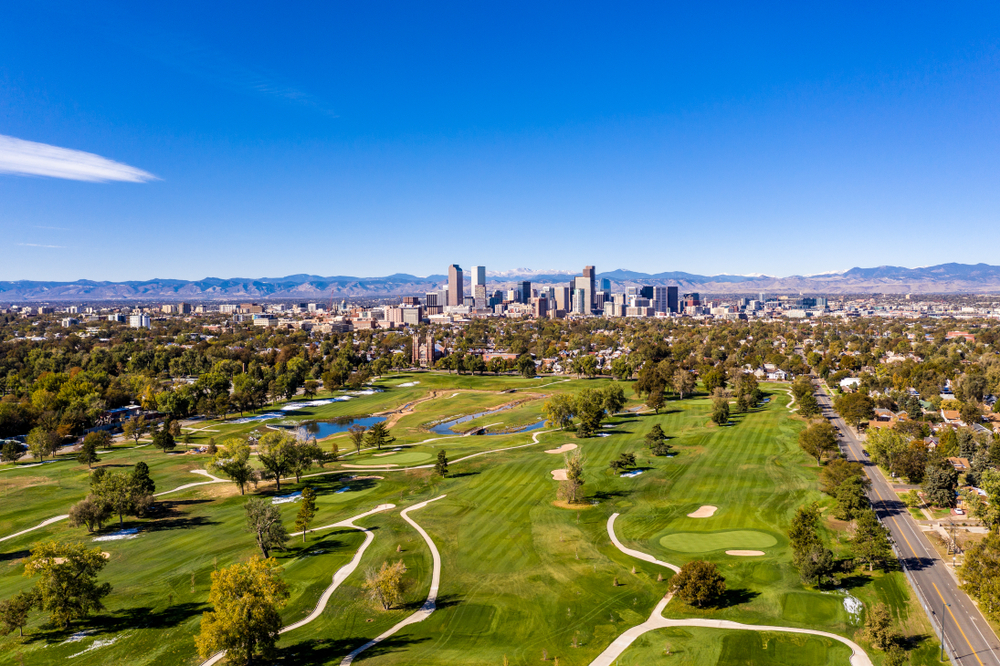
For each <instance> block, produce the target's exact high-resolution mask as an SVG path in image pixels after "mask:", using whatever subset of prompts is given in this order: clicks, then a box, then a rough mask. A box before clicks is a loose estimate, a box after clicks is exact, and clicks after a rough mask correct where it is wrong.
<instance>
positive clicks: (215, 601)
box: [194, 557, 288, 664]
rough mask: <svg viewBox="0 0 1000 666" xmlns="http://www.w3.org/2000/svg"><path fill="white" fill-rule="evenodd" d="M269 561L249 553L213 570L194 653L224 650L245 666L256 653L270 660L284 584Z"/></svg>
mask: <svg viewBox="0 0 1000 666" xmlns="http://www.w3.org/2000/svg"><path fill="white" fill-rule="evenodd" d="M280 570H281V569H280V567H279V566H278V563H277V562H276V561H275V560H273V559H261V558H259V557H253V558H251V559H250V561H248V562H239V563H236V564H233V565H231V566H228V567H225V568H223V569H220V570H219V571H213V572H212V590H211V591H210V592H209V595H208V602H209V603H210V604H212V608H213V610H211V611H207V612H205V613H203V614H202V616H201V631H200V633H199V634H198V636H197V637H195V639H194V640H195V645H196V646H197V648H198V654H200V655H201V656H202V657H204V658H207V657H209V656H211V655H212V654H214V653H215V652H218V651H220V650H226V651H227V656H228V659H229V661H232V662H234V663H237V664H249V663H250V662H251V661H252V660H253V658H254V656H255V655H257V654H259V655H261V656H262V657H264V658H266V659H271V658H273V657H274V654H275V647H274V646H275V643H276V642H277V640H278V632H279V631H280V630H281V624H282V623H281V615H280V614H279V612H278V611H279V610H281V608H283V607H284V606H285V603H286V601H285V600H286V599H288V586H287V585H285V582H284V581H283V580H281V578H280V576H279V572H280Z"/></svg>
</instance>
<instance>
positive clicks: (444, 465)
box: [434, 450, 448, 476]
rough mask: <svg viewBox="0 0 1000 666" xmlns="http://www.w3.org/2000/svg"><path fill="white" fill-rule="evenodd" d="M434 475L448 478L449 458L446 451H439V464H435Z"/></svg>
mask: <svg viewBox="0 0 1000 666" xmlns="http://www.w3.org/2000/svg"><path fill="white" fill-rule="evenodd" d="M434 473H435V474H437V475H438V476H448V456H447V455H446V454H445V452H444V450H441V451H438V454H437V462H436V463H434Z"/></svg>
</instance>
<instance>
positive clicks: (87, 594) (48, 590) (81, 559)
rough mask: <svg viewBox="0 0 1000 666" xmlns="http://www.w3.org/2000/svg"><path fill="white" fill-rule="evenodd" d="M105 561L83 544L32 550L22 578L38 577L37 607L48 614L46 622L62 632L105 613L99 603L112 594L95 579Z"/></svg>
mask: <svg viewBox="0 0 1000 666" xmlns="http://www.w3.org/2000/svg"><path fill="white" fill-rule="evenodd" d="M107 564H108V561H107V560H106V559H105V558H104V555H103V554H102V553H101V549H100V548H93V549H88V548H87V547H86V546H85V545H83V544H82V543H60V542H57V541H43V542H42V543H40V544H38V545H36V546H35V547H34V548H32V550H31V557H29V558H28V562H27V563H26V564H25V566H24V575H25V576H30V577H38V582H37V583H36V585H35V591H36V592H37V595H38V596H37V600H38V606H39V608H41V610H43V611H46V612H48V613H49V621H50V622H51V623H52V624H54V625H55V626H57V627H60V628H63V629H65V628H66V627H68V626H69V625H70V623H72V622H73V621H75V620H83V619H85V618H86V617H87V616H88V615H90V614H91V613H93V612H96V611H100V610H104V604H103V603H102V601H101V600H102V599H103V598H104V597H106V596H108V595H109V594H111V585H110V584H109V583H98V582H97V576H98V574H100V573H101V571H102V570H103V569H104V567H105V566H107Z"/></svg>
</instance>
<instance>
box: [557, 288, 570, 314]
mask: <svg viewBox="0 0 1000 666" xmlns="http://www.w3.org/2000/svg"><path fill="white" fill-rule="evenodd" d="M552 291H553V297H552V298H553V300H554V301H555V304H556V306H555V309H556V310H562V311H563V312H569V311H570V310H572V309H573V307H572V303H570V294H571V293H572V292H571V291H570V288H569V287H555V288H553V290H552Z"/></svg>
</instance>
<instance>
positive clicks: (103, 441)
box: [83, 430, 112, 450]
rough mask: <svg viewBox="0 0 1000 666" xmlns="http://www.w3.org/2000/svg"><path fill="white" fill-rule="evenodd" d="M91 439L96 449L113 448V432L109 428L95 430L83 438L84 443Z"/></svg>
mask: <svg viewBox="0 0 1000 666" xmlns="http://www.w3.org/2000/svg"><path fill="white" fill-rule="evenodd" d="M87 440H90V441H91V442H92V443H93V445H94V450H97V449H108V450H110V449H111V443H112V442H111V433H110V432H108V431H107V430H95V431H94V432H88V433H87V435H86V437H84V438H83V441H84V443H86V442H87Z"/></svg>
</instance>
